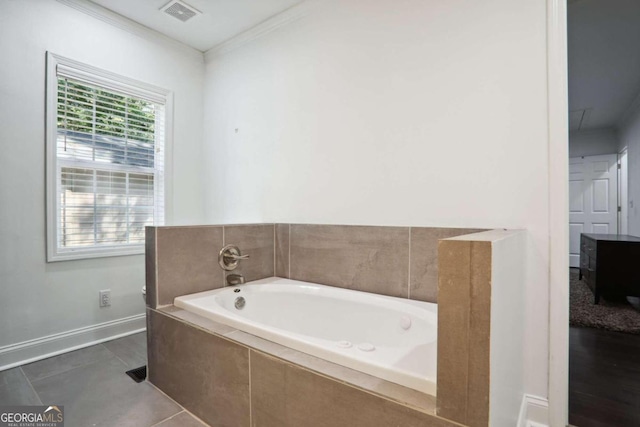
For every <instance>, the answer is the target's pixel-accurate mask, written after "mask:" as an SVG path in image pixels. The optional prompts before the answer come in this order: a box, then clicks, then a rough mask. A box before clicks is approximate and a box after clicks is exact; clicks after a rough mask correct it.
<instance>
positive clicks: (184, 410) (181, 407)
mask: <svg viewBox="0 0 640 427" xmlns="http://www.w3.org/2000/svg"><path fill="white" fill-rule="evenodd" d="M144 382H145V383H146V384H148V385H149V386H150V387H152V388H153V389H154V390H156V391H158V393H160V394H162V395H163V396H164V397H166V398H167V399H169V400H170V401H171V402H173V403H175V404H176V406H177V407H178V408H180V409H182V410H181V411H178V412H176V413H175V414H173V415H171V416H170V417H169V418H173V417H175V416H178V415H179V414H180V413H182V412H186V413H187V414H189V415H191V416H192V417H193V418H195V419H196V420H198V421H199V422H200V423H201V424H203V425H205V426H209V427H211V426H210V425H209V424H208V423H206V422H204V420H202V419H200V417H198V416H197V415H194V414H193V412H191V411H189V410H188V409H187V408H185V407H184V406H182V405H181V404H179V403H178V402H176V401H175V399H173V398H172V397H171V396H169V395H168V394H167V393H165V392H164V391H162V390H161V389H160V388H159V387H157V386H156V385H155V384H154V383H152V382H151V381H149V379H148V378H147V379H146V380H145V381H144ZM164 421H167V419H164V420H162V421H160V422H164ZM155 426H157V424H154V425H153V426H151V427H155Z"/></svg>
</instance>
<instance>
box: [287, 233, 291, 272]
mask: <svg viewBox="0 0 640 427" xmlns="http://www.w3.org/2000/svg"><path fill="white" fill-rule="evenodd" d="M288 226H289V253H288V254H287V258H288V259H287V264H289V274H288V277H287V278H288V279H291V224H288Z"/></svg>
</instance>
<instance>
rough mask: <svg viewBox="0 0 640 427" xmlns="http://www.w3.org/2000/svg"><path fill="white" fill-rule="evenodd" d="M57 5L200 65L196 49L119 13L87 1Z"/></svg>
mask: <svg viewBox="0 0 640 427" xmlns="http://www.w3.org/2000/svg"><path fill="white" fill-rule="evenodd" d="M57 1H58V3H62V4H64V5H65V6H69V7H71V8H73V9H75V10H77V11H80V12H82V13H84V14H86V15H89V16H91V17H93V18H96V19H99V20H100V21H102V22H106V23H107V24H110V25H113V26H114V27H117V28H120V29H121V30H124V31H127V32H128V33H131V34H134V35H136V36H139V37H142V38H144V39H147V40H149V41H152V42H155V43H160V44H162V45H164V46H167V47H171V48H173V49H174V50H176V51H179V52H181V53H183V54H184V55H185V56H188V57H189V58H191V59H193V60H195V61H197V62H200V63H202V62H203V61H204V59H203V53H202V52H201V51H199V50H197V49H194V48H192V47H191V46H187V45H186V44H184V43H181V42H179V41H177V40H175V39H172V38H171V37H168V36H165V35H164V34H162V33H159V32H158V31H156V30H153V29H151V28H149V27H146V26H144V25H142V24H139V23H137V22H135V21H133V20H131V19H129V18H127V17H125V16H122V15H120V14H119V13H116V12H113V11H111V10H109V9H106V8H104V7H102V6H100V5H98V4H96V3H92V2H90V1H88V0H57Z"/></svg>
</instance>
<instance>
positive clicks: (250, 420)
mask: <svg viewBox="0 0 640 427" xmlns="http://www.w3.org/2000/svg"><path fill="white" fill-rule="evenodd" d="M247 352H248V353H249V360H248V361H249V363H248V365H249V426H250V427H251V426H253V408H252V407H251V400H252V399H251V349H250V348H248V349H247Z"/></svg>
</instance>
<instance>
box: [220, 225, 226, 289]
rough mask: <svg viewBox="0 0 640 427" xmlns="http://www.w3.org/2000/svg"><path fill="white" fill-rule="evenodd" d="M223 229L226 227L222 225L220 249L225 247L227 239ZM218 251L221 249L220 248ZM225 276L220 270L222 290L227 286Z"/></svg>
mask: <svg viewBox="0 0 640 427" xmlns="http://www.w3.org/2000/svg"><path fill="white" fill-rule="evenodd" d="M225 228H226V227H225V226H224V225H223V226H222V247H223V248H224V246H225V245H226V239H227V236H226V234H225V232H224V229H225ZM220 249H222V248H220ZM226 276H227V275H226V274H225V272H224V269H222V288H225V287H226V286H227V277H226Z"/></svg>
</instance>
